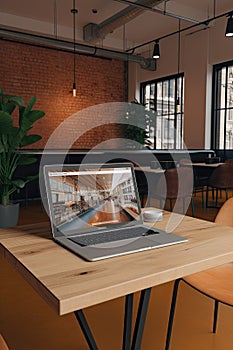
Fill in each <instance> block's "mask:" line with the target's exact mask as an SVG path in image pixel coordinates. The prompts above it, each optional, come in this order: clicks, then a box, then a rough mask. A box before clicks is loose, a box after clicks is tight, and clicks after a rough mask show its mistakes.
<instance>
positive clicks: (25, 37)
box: [0, 28, 156, 71]
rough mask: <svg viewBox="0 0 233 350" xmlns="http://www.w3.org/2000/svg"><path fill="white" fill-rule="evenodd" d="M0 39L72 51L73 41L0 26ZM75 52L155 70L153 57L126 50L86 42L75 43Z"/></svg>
mask: <svg viewBox="0 0 233 350" xmlns="http://www.w3.org/2000/svg"><path fill="white" fill-rule="evenodd" d="M0 39H1V40H9V41H14V42H21V43H25V44H30V45H34V46H40V47H47V48H52V49H57V50H62V51H68V52H74V46H73V43H72V42H70V41H65V40H59V39H55V38H49V37H44V36H40V35H35V34H29V33H25V32H24V33H23V32H17V31H14V30H10V29H5V28H0ZM75 52H76V53H80V54H86V55H89V56H98V57H106V58H115V59H119V60H122V61H127V62H135V63H138V64H140V66H141V68H143V69H146V70H150V71H155V70H156V60H154V59H153V58H145V57H142V56H138V55H132V54H130V53H128V52H121V51H116V50H109V49H104V48H99V47H95V46H91V45H86V44H79V43H76V44H75Z"/></svg>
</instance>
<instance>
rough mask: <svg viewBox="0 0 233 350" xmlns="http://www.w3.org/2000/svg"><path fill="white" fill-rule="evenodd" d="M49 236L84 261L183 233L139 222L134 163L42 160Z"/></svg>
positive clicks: (164, 242) (161, 242) (166, 241)
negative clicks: (45, 162)
mask: <svg viewBox="0 0 233 350" xmlns="http://www.w3.org/2000/svg"><path fill="white" fill-rule="evenodd" d="M44 179H45V186H46V194H47V199H48V208H49V216H50V220H51V226H52V234H53V238H54V240H55V241H56V242H57V243H59V244H61V245H62V246H64V247H66V248H68V249H69V250H71V251H72V252H74V253H75V254H78V255H79V256H81V257H82V258H84V259H86V260H88V261H96V260H101V259H105V258H110V257H114V256H120V255H125V254H129V253H135V252H140V251H144V250H148V249H154V248H160V247H164V246H168V245H172V244H177V243H182V242H185V241H187V239H186V238H183V237H180V236H177V235H175V234H172V233H168V232H165V231H163V230H159V229H155V228H154V229H153V228H150V227H147V226H145V225H144V224H143V217H142V211H141V206H140V200H139V194H138V190H137V186H136V178H135V174H134V168H133V165H132V164H130V163H121V164H110V163H106V164H104V165H102V164H101V165H100V164H78V165H74V164H70V165H45V166H44Z"/></svg>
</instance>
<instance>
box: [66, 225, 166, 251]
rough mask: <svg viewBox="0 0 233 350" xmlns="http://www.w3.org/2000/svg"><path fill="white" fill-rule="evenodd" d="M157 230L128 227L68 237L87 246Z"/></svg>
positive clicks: (149, 233) (153, 232) (148, 233)
mask: <svg viewBox="0 0 233 350" xmlns="http://www.w3.org/2000/svg"><path fill="white" fill-rule="evenodd" d="M159 233H160V232H159V231H156V230H151V229H149V228H146V227H143V226H142V227H140V226H139V227H135V228H132V227H131V228H130V229H121V230H113V231H108V232H107V231H105V232H98V233H94V234H85V235H83V236H77V237H72V238H69V239H70V240H71V241H73V242H75V243H78V244H79V245H81V246H89V245H95V244H100V243H107V242H114V241H120V240H122V239H128V238H137V237H141V236H147V235H153V234H159Z"/></svg>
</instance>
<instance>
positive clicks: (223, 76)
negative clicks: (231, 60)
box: [219, 68, 226, 108]
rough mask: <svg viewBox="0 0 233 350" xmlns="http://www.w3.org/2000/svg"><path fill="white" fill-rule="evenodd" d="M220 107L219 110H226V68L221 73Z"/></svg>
mask: <svg viewBox="0 0 233 350" xmlns="http://www.w3.org/2000/svg"><path fill="white" fill-rule="evenodd" d="M219 84H220V106H219V108H225V106H226V105H225V94H226V68H223V69H222V70H221V72H220V81H219Z"/></svg>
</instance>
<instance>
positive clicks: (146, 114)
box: [120, 101, 155, 149]
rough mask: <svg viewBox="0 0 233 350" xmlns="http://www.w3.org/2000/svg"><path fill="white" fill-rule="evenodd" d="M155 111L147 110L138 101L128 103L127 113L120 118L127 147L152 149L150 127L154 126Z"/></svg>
mask: <svg viewBox="0 0 233 350" xmlns="http://www.w3.org/2000/svg"><path fill="white" fill-rule="evenodd" d="M154 119H155V115H154V111H150V110H147V109H146V108H145V106H144V105H142V104H140V103H139V102H137V101H133V102H131V103H128V105H127V110H126V112H125V111H124V114H123V115H122V116H121V118H120V122H121V121H123V120H124V123H123V124H122V131H123V136H124V138H125V139H126V146H127V147H129V148H137V149H150V146H151V140H150V132H149V129H150V126H151V125H154Z"/></svg>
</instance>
